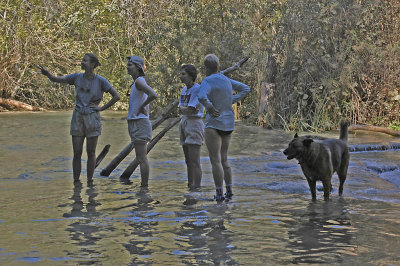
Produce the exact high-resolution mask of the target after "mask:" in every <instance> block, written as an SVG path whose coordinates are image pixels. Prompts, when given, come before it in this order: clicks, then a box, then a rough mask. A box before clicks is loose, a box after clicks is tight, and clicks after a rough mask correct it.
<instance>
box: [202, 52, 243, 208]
mask: <svg viewBox="0 0 400 266" xmlns="http://www.w3.org/2000/svg"><path fill="white" fill-rule="evenodd" d="M204 67H205V74H206V76H207V77H206V78H204V79H203V81H202V82H201V86H200V93H199V96H198V98H199V101H200V103H202V104H203V105H204V107H205V108H206V110H207V113H206V118H205V142H206V145H207V149H208V154H209V157H210V161H211V167H212V173H213V178H214V183H215V188H216V196H215V199H216V200H217V201H218V202H219V201H223V200H224V199H225V197H226V198H227V199H231V198H232V196H233V192H232V171H231V167H230V165H229V163H228V149H229V144H230V140H231V133H232V131H233V130H234V128H235V115H234V112H233V109H232V104H233V103H235V102H237V101H240V100H241V99H243V98H244V97H245V96H246V95H247V94H248V93H249V92H250V88H249V87H248V86H247V85H245V84H243V83H240V82H238V81H235V80H232V79H230V78H228V77H226V76H225V75H223V74H221V73H219V68H220V65H219V59H218V57H217V56H216V55H214V54H208V55H206V57H205V58H204ZM233 90H234V91H236V92H237V93H236V94H235V95H233ZM224 181H225V186H226V193H225V197H224V194H223V182H224Z"/></svg>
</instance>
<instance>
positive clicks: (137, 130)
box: [128, 118, 152, 142]
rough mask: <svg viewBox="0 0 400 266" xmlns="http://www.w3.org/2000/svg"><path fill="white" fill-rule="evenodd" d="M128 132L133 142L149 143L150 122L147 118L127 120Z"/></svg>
mask: <svg viewBox="0 0 400 266" xmlns="http://www.w3.org/2000/svg"><path fill="white" fill-rule="evenodd" d="M128 132H129V136H130V137H131V140H132V141H133V142H149V141H150V140H151V136H152V129H151V123H150V120H149V119H148V118H140V119H131V120H128Z"/></svg>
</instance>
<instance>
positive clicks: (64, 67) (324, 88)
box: [0, 0, 400, 131]
mask: <svg viewBox="0 0 400 266" xmlns="http://www.w3.org/2000/svg"><path fill="white" fill-rule="evenodd" d="M0 16H1V19H0V25H1V28H0V49H1V50H0V54H1V57H0V69H1V72H0V85H1V97H5V98H14V99H17V100H22V101H24V102H27V103H30V104H33V105H40V106H42V107H45V108H57V109H58V108H62V109H64V108H71V107H73V105H74V89H73V88H71V87H70V86H61V85H59V84H54V83H50V82H49V81H48V80H47V79H46V78H45V77H43V76H41V75H38V74H37V70H36V69H35V68H34V67H33V64H42V65H44V66H46V67H47V68H49V69H50V70H51V71H52V72H53V73H56V74H58V75H65V74H69V73H73V72H80V71H81V70H80V67H79V62H80V60H81V58H82V56H83V55H84V53H86V52H94V53H96V54H97V55H98V56H99V59H100V62H101V63H102V66H101V67H99V68H98V69H97V72H98V73H99V74H100V75H102V76H104V77H106V78H107V79H108V80H109V81H110V82H111V84H112V85H113V86H114V87H115V88H116V89H117V90H118V91H119V92H120V95H121V96H122V99H121V101H119V102H118V103H117V104H116V105H115V106H113V108H114V109H119V110H126V109H127V101H128V99H127V97H126V96H125V93H126V90H127V89H128V87H129V85H130V84H131V82H132V81H131V77H130V76H128V75H127V73H126V67H125V65H126V62H125V57H126V56H128V55H132V54H137V55H140V56H142V57H143V58H144V59H145V64H146V73H147V80H148V83H149V84H150V85H151V86H152V87H153V88H154V89H155V90H156V91H157V93H158V95H159V96H160V97H159V99H158V100H157V103H155V104H152V108H151V110H152V112H153V115H154V114H155V113H158V112H159V111H160V110H161V109H162V108H163V107H165V106H166V105H168V104H169V103H170V102H172V101H173V100H175V99H176V98H177V97H178V95H179V92H180V90H181V88H182V86H183V85H182V84H181V82H180V81H179V78H178V76H179V68H180V66H181V65H182V64H184V63H192V64H195V65H196V66H198V67H200V66H201V64H202V60H203V58H204V56H205V55H206V54H207V53H215V54H216V55H217V56H219V57H220V60H221V67H222V69H223V68H226V67H229V66H231V65H232V64H233V63H235V62H237V61H238V60H240V59H241V58H243V57H244V56H250V60H249V61H248V62H247V63H246V64H245V65H244V66H243V67H242V69H241V70H239V71H236V72H234V73H231V74H230V77H232V78H234V79H237V80H240V81H242V82H244V83H246V84H249V85H250V87H251V88H252V92H251V93H250V95H249V96H248V97H247V98H246V99H244V100H243V101H242V103H240V104H238V106H237V110H236V111H237V116H238V117H241V118H243V119H246V120H247V121H248V122H249V123H255V124H258V125H260V126H266V127H279V128H282V127H283V128H285V129H287V130H313V131H318V130H326V129H331V128H336V127H337V124H338V121H339V120H340V119H341V118H342V117H347V118H349V119H351V120H352V122H353V123H359V122H362V123H374V124H377V125H381V126H382V125H383V126H389V125H396V123H397V124H398V123H399V115H398V114H399V100H400V96H399V95H400V68H399V61H400V60H399V58H400V42H399V36H400V32H399V31H400V30H399V29H400V27H399V25H400V3H399V1H378V0H365V1H364V0H363V1H359V0H357V1H356V0H327V1H316V0H304V1H298V0H280V1H276V0H252V1H244V0H231V1H222V0H218V1H209V0H201V1H200V0H187V1H182V0H179V1H176V0H171V1H158V0H157V1H147V0H122V1H112V0H88V1H76V0H65V1H53V0H30V1H28V0H21V1H2V2H1V3H0ZM202 78H204V74H203V73H201V72H200V74H199V77H198V82H200V81H201V79H202ZM268 84H273V88H274V89H273V93H271V95H269V98H268V107H267V109H266V110H261V109H260V104H259V102H260V98H261V97H262V93H263V91H262V88H264V87H265V86H266V85H268ZM107 97H108V96H107ZM107 99H108V98H106V99H105V100H107Z"/></svg>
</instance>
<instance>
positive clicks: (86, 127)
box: [70, 110, 101, 138]
mask: <svg viewBox="0 0 400 266" xmlns="http://www.w3.org/2000/svg"><path fill="white" fill-rule="evenodd" d="M70 134H71V135H72V136H76V137H86V138H90V137H97V136H100V135H101V118H100V113H99V112H94V113H90V114H81V113H79V112H78V111H76V110H74V112H73V113H72V119H71V129H70Z"/></svg>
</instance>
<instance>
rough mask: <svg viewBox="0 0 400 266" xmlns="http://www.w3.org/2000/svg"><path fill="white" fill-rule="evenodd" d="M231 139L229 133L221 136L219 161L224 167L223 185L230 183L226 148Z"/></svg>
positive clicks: (229, 167) (230, 175) (230, 176)
mask: <svg viewBox="0 0 400 266" xmlns="http://www.w3.org/2000/svg"><path fill="white" fill-rule="evenodd" d="M230 141H231V134H229V135H225V136H222V146H221V163H222V167H223V169H224V180H225V185H227V186H228V185H232V170H231V166H230V165H229V163H228V149H229V143H230Z"/></svg>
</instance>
